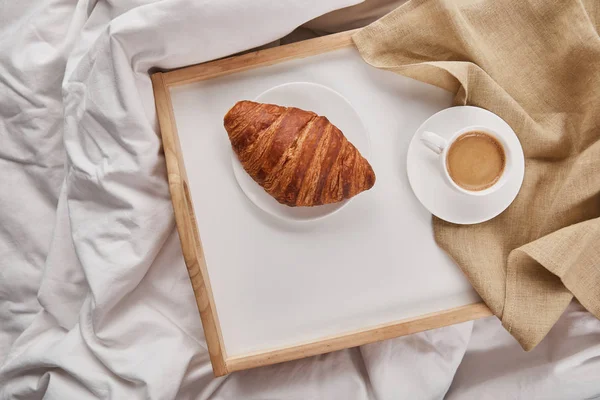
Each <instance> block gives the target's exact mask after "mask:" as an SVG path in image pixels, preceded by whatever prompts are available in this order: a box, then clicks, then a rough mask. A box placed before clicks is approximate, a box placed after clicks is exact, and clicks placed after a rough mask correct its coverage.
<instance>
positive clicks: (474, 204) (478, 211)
mask: <svg viewBox="0 0 600 400" xmlns="http://www.w3.org/2000/svg"><path fill="white" fill-rule="evenodd" d="M468 125H479V126H485V127H488V128H490V129H492V130H494V131H495V132H498V134H499V135H502V136H503V138H504V139H505V140H506V142H507V144H508V146H509V147H510V150H512V154H513V156H514V167H513V168H512V170H511V171H510V172H509V173H510V176H509V180H508V182H506V184H504V186H502V187H501V188H500V189H498V190H497V191H496V192H493V193H491V194H489V195H487V196H469V195H467V194H463V193H459V192H457V191H456V190H454V189H452V188H451V187H450V185H449V184H448V182H446V180H445V179H444V176H443V174H442V171H441V170H440V161H439V156H438V155H436V154H435V153H434V152H432V151H431V150H429V149H428V148H427V147H425V145H423V143H421V140H420V139H419V137H420V136H421V133H422V132H423V131H425V130H427V131H431V132H435V133H437V134H438V135H440V136H442V137H444V138H450V137H451V136H452V134H454V133H455V132H457V131H458V130H460V129H462V128H464V127H465V126H468ZM406 162H407V172H408V180H409V182H410V186H411V187H412V189H413V191H414V193H415V195H416V196H417V198H418V199H419V201H420V202H421V203H422V204H423V205H424V206H425V208H427V209H428V210H429V211H430V212H431V213H432V214H433V215H435V216H437V217H438V218H441V219H443V220H445V221H448V222H452V223H455V224H477V223H480V222H484V221H487V220H490V219H492V218H494V217H495V216H497V215H498V214H500V213H501V212H502V211H504V210H505V209H506V208H507V207H508V206H509V205H510V204H511V203H512V202H513V200H514V199H515V197H517V194H518V193H519V190H520V189H521V184H522V183H523V176H524V174H525V159H524V156H523V149H522V147H521V143H520V142H519V139H518V138H517V135H515V133H514V131H513V130H512V128H511V127H510V126H509V125H508V124H507V123H506V122H505V121H504V120H503V119H502V118H500V117H499V116H497V115H496V114H493V113H491V112H489V111H487V110H485V109H483V108H479V107H471V106H464V107H452V108H447V109H445V110H442V111H440V112H438V113H437V114H434V115H433V116H431V117H430V118H429V119H428V120H427V121H425V122H424V123H423V124H422V125H421V126H420V127H419V129H418V130H417V132H416V133H415V135H414V137H413V138H412V141H411V142H410V145H409V147H408V156H407V159H406Z"/></svg>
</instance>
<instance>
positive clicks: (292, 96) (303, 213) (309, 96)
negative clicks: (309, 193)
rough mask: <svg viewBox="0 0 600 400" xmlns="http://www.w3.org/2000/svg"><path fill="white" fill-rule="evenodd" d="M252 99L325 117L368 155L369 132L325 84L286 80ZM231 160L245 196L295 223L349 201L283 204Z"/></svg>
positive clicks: (339, 207) (333, 210)
mask: <svg viewBox="0 0 600 400" xmlns="http://www.w3.org/2000/svg"><path fill="white" fill-rule="evenodd" d="M254 101H257V102H261V103H270V104H277V105H280V106H286V107H297V108H301V109H303V110H307V111H313V112H315V113H317V114H319V115H323V116H326V117H327V119H329V121H330V122H331V123H332V124H334V125H335V126H337V127H338V128H339V129H340V130H341V131H342V132H343V133H344V135H345V136H346V138H347V139H348V140H349V141H350V142H352V144H353V145H354V146H355V147H356V148H357V149H358V150H359V151H360V152H361V154H362V155H363V156H364V157H365V158H368V156H369V153H370V143H369V135H368V134H367V130H366V128H365V126H364V124H363V123H362V121H361V119H360V117H359V116H358V114H357V113H356V111H355V110H354V108H353V107H352V105H351V104H350V102H349V101H348V100H346V98H344V97H343V96H342V95H341V94H339V93H338V92H336V91H334V90H332V89H330V88H328V87H326V86H323V85H319V84H316V83H309V82H292V83H285V84H283V85H279V86H275V87H274V88H272V89H269V90H267V91H266V92H263V93H262V94H260V95H259V96H258V97H257V98H256V99H255V100H254ZM231 161H232V165H233V173H234V175H235V177H236V179H237V181H238V183H239V185H240V187H241V189H242V191H243V192H244V193H245V194H246V196H247V197H248V199H250V201H251V202H252V203H254V204H255V205H256V206H257V207H258V208H260V209H261V210H263V211H265V212H266V213H268V214H271V215H273V216H275V217H278V218H281V219H284V220H287V221H294V222H302V221H313V220H317V219H321V218H324V217H326V216H329V215H331V214H333V213H335V212H337V211H339V210H340V209H341V208H343V207H344V206H345V205H346V204H348V202H349V201H350V200H346V201H343V202H340V203H336V204H327V205H323V206H315V207H288V206H285V205H283V204H280V203H279V202H277V200H275V199H274V198H273V197H271V196H270V195H269V194H268V193H267V192H265V190H264V189H263V188H262V187H261V186H260V185H259V184H258V183H256V182H254V180H253V179H252V178H251V177H250V175H248V174H247V173H246V171H245V170H244V168H243V167H242V164H241V163H240V161H239V160H238V158H237V156H236V155H235V153H233V152H232V157H231Z"/></svg>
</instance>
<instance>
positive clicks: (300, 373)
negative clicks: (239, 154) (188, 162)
mask: <svg viewBox="0 0 600 400" xmlns="http://www.w3.org/2000/svg"><path fill="white" fill-rule="evenodd" d="M356 2H357V1H356V0H328V1H324V0H304V1H292V0H285V1H283V0H281V1H277V2H275V1H268V0H254V1H251V2H247V1H243V0H212V1H211V0H203V1H191V0H162V1H143V0H122V1H118V2H117V1H92V0H83V1H79V2H75V1H74V0H45V1H39V0H27V1H25V0H19V1H14V0H0V184H1V186H0V187H1V190H0V260H1V261H0V398H1V399H41V398H44V399H88V398H89V399H99V398H101V399H175V398H177V399H286V400H287V399H361V400H362V399H404V398H406V399H440V398H443V397H444V396H445V397H446V398H449V399H470V398H473V399H486V398H489V399H497V398H515V399H517V398H519V399H520V398H522V399H532V398H543V399H583V398H594V397H595V396H600V321H598V320H596V319H595V318H594V317H592V316H591V315H590V314H588V313H586V312H585V311H583V309H582V308H581V307H579V306H578V305H577V304H573V305H571V307H569V309H568V310H567V312H566V314H565V316H563V318H562V319H561V320H560V321H559V323H558V324H557V325H556V326H555V327H554V328H553V330H552V331H551V333H550V334H549V335H548V337H547V338H546V339H545V340H544V342H542V344H541V345H540V346H538V347H537V348H536V349H535V350H534V351H533V352H531V353H524V352H523V351H522V350H521V349H520V347H518V345H517V344H516V342H515V341H514V340H512V338H511V337H510V336H509V335H508V334H507V333H506V332H505V331H503V329H502V328H501V326H500V324H499V322H498V321H497V320H496V319H495V318H487V319H485V320H481V321H477V322H475V323H473V322H468V323H464V324H460V325H455V326H451V327H447V328H443V329H439V330H434V331H429V332H423V333H420V334H416V335H411V336H408V337H404V338H398V339H394V340H389V341H386V342H383V343H375V344H371V345H367V346H363V347H361V348H359V349H352V350H345V351H340V352H337V353H333V354H329V355H325V356H319V357H313V358H309V359H305V360H300V361H297V362H290V363H286V364H281V365H276V366H271V367H266V368H260V369H255V370H251V371H245V372H240V373H234V374H231V375H230V376H227V377H224V378H213V376H212V371H211V367H210V362H209V359H208V355H207V351H206V345H205V343H204V338H203V333H202V327H201V325H200V320H199V317H198V313H197V310H196V305H195V302H194V299H193V293H192V290H191V287H190V284H189V279H188V276H187V271H186V269H185V265H184V263H183V259H182V256H181V251H180V247H179V239H178V237H177V233H176V231H175V225H174V218H173V215H172V208H171V204H170V200H169V193H168V188H167V183H166V175H165V168H164V159H163V157H162V155H161V154H160V140H159V137H158V135H157V129H156V120H155V114H154V102H153V97H152V91H151V84H150V79H149V76H148V70H149V68H151V67H161V68H172V67H178V66H182V65H188V64H192V63H198V62H202V61H206V60H210V59H214V58H217V57H221V56H225V55H228V54H232V53H235V52H237V51H241V50H244V49H248V48H251V47H254V46H257V45H261V44H264V43H267V42H270V41H272V40H274V39H277V38H279V37H281V36H283V35H285V34H287V33H288V32H290V31H291V30H292V29H294V28H295V27H296V26H298V25H300V24H302V23H303V22H305V21H307V20H309V19H311V18H313V17H315V16H318V15H321V14H323V13H325V12H328V11H330V10H333V9H336V8H340V7H344V6H348V5H351V4H353V3H356Z"/></svg>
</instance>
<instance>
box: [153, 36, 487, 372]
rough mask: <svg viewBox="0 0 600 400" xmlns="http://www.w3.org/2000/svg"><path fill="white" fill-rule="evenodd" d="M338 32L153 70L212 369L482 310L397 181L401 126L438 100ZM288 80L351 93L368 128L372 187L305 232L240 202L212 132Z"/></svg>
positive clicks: (223, 140) (338, 345) (227, 157)
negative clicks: (231, 112)
mask: <svg viewBox="0 0 600 400" xmlns="http://www.w3.org/2000/svg"><path fill="white" fill-rule="evenodd" d="M351 34H352V32H345V33H340V34H336V35H330V36H327V37H322V38H317V39H313V40H308V41H304V42H299V43H294V44H291V45H287V46H282V47H277V48H272V49H267V50H262V51H258V52H254V53H248V54H244V55H240V56H236V57H231V58H227V59H222V60H217V61H213V62H209V63H205V64H199V65H194V66H190V67H186V68H181V69H178V70H173V71H169V72H158V73H155V74H153V75H152V82H153V87H154V96H155V100H156V108H157V113H158V120H159V124H160V130H161V134H162V141H163V147H164V152H165V158H166V163H167V169H168V180H169V187H170V191H171V196H172V200H173V208H174V211H175V218H176V222H177V229H178V232H179V236H180V240H181V248H182V251H183V255H184V258H185V262H186V265H187V268H188V271H189V275H190V280H191V283H192V287H193V290H194V293H195V296H196V301H197V305H198V309H199V311H200V317H201V319H202V324H203V327H204V333H205V337H206V343H207V346H208V350H209V353H210V359H211V362H212V366H213V372H214V374H215V375H216V376H221V375H224V374H227V373H229V372H232V371H237V370H243V369H248V368H253V367H258V366H264V365H269V364H275V363H280V362H283V361H289V360H294V359H299V358H303V357H308V356H312V355H316V354H322V353H327V352H331V351H335V350H339V349H344V348H349V347H354V346H359V345H363V344H366V343H371V342H375V341H379V340H384V339H389V338H393V337H397V336H402V335H407V334H411V333H415V332H420V331H424V330H427V329H433V328H438V327H442V326H447V325H451V324H455V323H459V322H464V321H468V320H473V319H476V318H481V317H484V316H488V315H491V313H490V311H489V310H488V308H487V307H486V306H485V305H484V304H483V303H481V302H480V299H479V297H478V296H477V295H476V294H475V293H474V291H473V290H472V288H471V287H470V285H469V284H468V282H467V281H466V279H465V278H464V276H463V275H462V274H461V273H460V271H459V269H458V268H457V267H456V266H455V265H454V264H453V263H452V262H451V260H449V259H448V258H447V257H446V256H445V255H444V254H443V253H442V252H441V251H440V250H439V249H438V248H437V246H436V245H435V243H434V241H433V235H432V228H431V216H430V215H429V214H428V213H427V211H426V210H425V209H424V208H423V207H422V206H421V205H420V204H419V203H418V202H417V200H416V199H415V198H414V196H413V194H412V192H411V191H410V187H409V185H408V180H407V178H406V169H405V168H406V166H405V159H406V158H405V156H406V149H407V147H408V143H409V140H410V138H411V136H412V134H413V133H414V132H415V130H416V129H417V128H418V126H419V125H420V124H421V123H422V122H423V121H424V120H425V119H426V118H427V117H428V116H430V115H431V114H433V113H434V112H436V111H439V110H440V109H443V108H446V107H448V106H450V101H451V94H449V93H446V92H444V91H442V90H441V89H438V88H435V87H432V86H429V85H426V84H423V83H421V82H417V81H413V80H410V79H408V78H404V77H401V76H398V75H395V74H392V73H389V72H384V71H380V70H377V69H375V68H372V67H370V66H368V65H367V64H366V63H364V62H363V61H362V60H361V58H360V56H359V55H358V52H357V51H356V49H355V48H354V45H353V43H352V40H351ZM290 81H311V82H317V83H322V84H325V85H327V86H330V87H332V88H333V89H335V90H337V91H339V92H340V93H342V94H343V95H344V96H345V97H346V98H348V99H349V100H350V102H351V103H352V104H353V105H354V106H355V108H356V109H357V110H358V111H359V112H360V113H361V117H362V118H363V120H364V122H365V124H366V125H367V129H368V130H369V132H370V135H371V146H372V156H371V163H372V165H373V167H374V169H375V171H376V173H377V176H378V178H377V184H376V186H375V188H374V189H373V194H372V195H371V194H370V195H369V196H366V195H361V196H358V197H357V198H356V200H355V201H353V202H352V203H351V204H349V205H348V206H347V207H345V208H344V210H342V211H340V213H338V214H336V215H335V216H331V217H328V218H327V219H326V220H323V221H320V222H318V223H315V224H312V225H311V224H309V225H308V227H306V226H302V227H298V226H294V225H293V224H291V225H287V224H286V223H283V222H279V221H274V220H273V218H272V217H269V216H268V215H265V213H264V212H262V211H261V210H259V209H258V208H257V207H255V206H254V205H253V204H251V203H250V202H249V201H248V199H247V198H245V196H244V194H243V193H242V192H241V190H240V189H239V187H238V186H237V183H236V181H235V179H234V176H233V173H232V171H231V149H230V146H229V141H228V139H227V135H226V132H225V131H224V129H223V127H222V118H223V115H224V113H225V112H226V111H227V109H228V108H229V107H230V106H231V105H233V103H235V101H236V100H241V99H243V98H249V99H252V98H254V97H255V96H256V95H258V94H259V93H260V92H262V91H264V90H266V89H269V88H270V87H273V86H276V85H277V84H280V83H284V82H290ZM178 131H179V132H178ZM182 143H183V146H182V145H181V144H182ZM184 161H185V164H186V165H187V167H188V168H187V172H186V168H185V166H184ZM375 189H377V190H375ZM367 193H369V192H367ZM194 210H196V212H195V211H194ZM365 210H368V212H365ZM198 227H200V229H198ZM354 231H356V232H354ZM200 234H202V238H203V242H204V246H205V247H204V248H203V245H202V243H201V241H200ZM357 234H360V235H364V237H363V238H361V239H360V240H359V241H357V239H355V237H356V235H357ZM281 237H284V238H285V240H287V241H284V242H281V241H280V238H281ZM327 240H329V242H327V243H328V244H327V246H324V247H323V246H322V247H316V246H313V244H315V243H325V242H326V241H327ZM286 243H287V244H286ZM318 249H323V250H318ZM338 261H339V262H338ZM217 311H218V314H219V315H217Z"/></svg>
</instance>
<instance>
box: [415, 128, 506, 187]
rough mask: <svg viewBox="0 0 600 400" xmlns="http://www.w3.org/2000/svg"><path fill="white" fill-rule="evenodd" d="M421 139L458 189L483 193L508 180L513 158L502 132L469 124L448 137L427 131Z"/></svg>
mask: <svg viewBox="0 0 600 400" xmlns="http://www.w3.org/2000/svg"><path fill="white" fill-rule="evenodd" d="M421 142H422V143H423V144H424V145H425V146H427V147H428V148H429V149H431V150H432V151H434V152H435V153H436V154H438V155H439V159H440V167H441V168H440V169H441V173H442V174H443V175H444V176H445V178H446V181H447V182H448V184H449V185H450V186H451V187H453V188H454V189H456V190H457V191H459V192H461V193H464V194H468V195H471V196H486V195H488V194H490V193H493V192H495V191H496V190H498V189H500V188H501V187H502V186H503V185H504V184H505V183H506V181H507V180H508V176H509V170H510V169H511V165H512V162H511V160H512V158H511V155H510V154H509V153H510V152H507V150H508V147H507V146H506V144H505V140H504V139H503V138H502V136H500V135H498V134H497V133H496V132H495V131H494V130H492V129H489V128H487V127H483V126H468V127H465V128H464V129H461V130H460V131H458V132H455V133H454V134H452V135H451V137H450V138H449V139H445V138H444V137H442V136H440V135H438V134H436V133H434V132H430V131H424V132H422V133H421Z"/></svg>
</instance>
